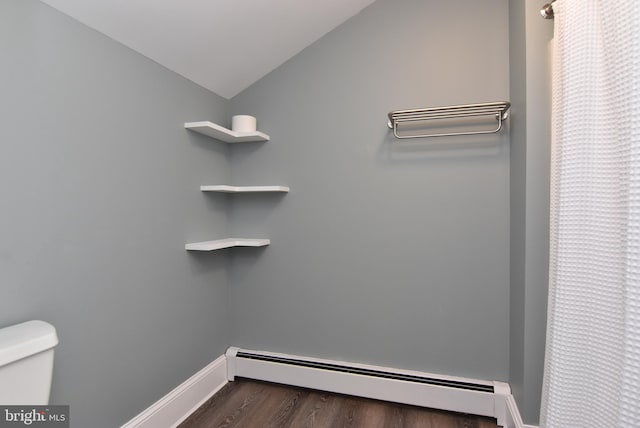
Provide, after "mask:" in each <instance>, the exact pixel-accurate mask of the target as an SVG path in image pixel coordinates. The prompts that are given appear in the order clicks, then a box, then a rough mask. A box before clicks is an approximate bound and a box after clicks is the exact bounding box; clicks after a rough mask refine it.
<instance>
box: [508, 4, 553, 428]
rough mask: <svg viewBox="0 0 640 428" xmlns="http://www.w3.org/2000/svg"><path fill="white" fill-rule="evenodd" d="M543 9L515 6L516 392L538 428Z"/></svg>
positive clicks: (549, 32)
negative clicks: (541, 11)
mask: <svg viewBox="0 0 640 428" xmlns="http://www.w3.org/2000/svg"><path fill="white" fill-rule="evenodd" d="M541 6H542V5H541V4H538V3H536V2H526V1H525V0H510V17H509V19H510V34H509V39H510V55H511V59H510V67H511V99H512V101H513V103H514V106H513V111H512V116H511V131H512V132H511V222H512V223H511V303H510V305H511V332H510V336H511V350H510V376H509V377H510V384H511V387H512V389H513V393H514V396H515V398H516V401H517V402H518V407H519V409H520V412H521V413H522V417H523V419H524V421H525V423H529V424H537V423H538V417H539V412H540V393H541V389H542V375H543V368H544V347H545V331H546V314H547V285H548V259H549V253H548V248H549V238H548V237H549V154H550V141H551V136H550V116H551V115H550V107H551V105H550V103H551V99H550V98H551V83H550V56H549V53H550V45H549V41H550V40H551V38H552V37H553V21H551V20H544V19H542V18H541V17H540V13H539V10H540V7H541Z"/></svg>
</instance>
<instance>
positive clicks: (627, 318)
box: [540, 0, 640, 428]
mask: <svg viewBox="0 0 640 428" xmlns="http://www.w3.org/2000/svg"><path fill="white" fill-rule="evenodd" d="M553 9H554V12H555V20H554V25H555V36H554V39H555V46H554V60H553V63H554V64H553V66H554V69H553V108H552V117H553V119H552V156H551V157H552V160H551V162H552V165H551V171H552V178H551V253H550V272H549V273H550V283H549V315H548V323H547V349H546V359H545V375H544V385H543V394H542V409H541V414H540V419H541V427H546V428H589V427H598V428H613V427H620V428H622V427H624V428H633V427H640V0H557V1H556V2H555V3H554V6H553Z"/></svg>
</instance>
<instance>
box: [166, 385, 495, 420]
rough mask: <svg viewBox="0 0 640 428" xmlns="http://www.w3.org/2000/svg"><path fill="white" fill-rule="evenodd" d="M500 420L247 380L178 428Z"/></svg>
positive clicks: (229, 388) (225, 390)
mask: <svg viewBox="0 0 640 428" xmlns="http://www.w3.org/2000/svg"><path fill="white" fill-rule="evenodd" d="M497 426H498V425H496V421H495V419H492V418H487V417H483V416H474V415H466V414H461V413H451V412H444V411H440V410H433V409H426V408H422V407H415V406H408V405H403V404H396V403H388V402H385V401H377V400H370V399H367V398H360V397H352V396H348V395H340V394H332V393H328V392H323V391H315V390H311V389H305V388H297V387H291V386H286V385H279V384H273V383H267V382H260V381H254V380H248V379H236V381H235V382H229V383H228V384H227V385H226V386H225V387H224V388H222V389H221V390H220V391H219V392H218V393H217V394H215V395H214V396H213V397H211V398H210V399H209V400H208V401H207V402H206V403H204V404H203V405H202V406H201V407H200V408H199V409H198V410H196V411H195V412H194V413H193V414H192V415H191V416H189V418H187V419H186V420H185V421H184V422H183V423H181V424H180V425H179V426H178V428H223V427H224V428H232V427H241V428H254V427H270V428H307V427H316V428H342V427H354V428H355V427H357V428H496V427H497Z"/></svg>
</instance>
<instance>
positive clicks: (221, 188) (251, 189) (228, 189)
mask: <svg viewBox="0 0 640 428" xmlns="http://www.w3.org/2000/svg"><path fill="white" fill-rule="evenodd" d="M200 190H201V191H203V192H221V193H268V192H273V193H288V192H289V187H288V186H227V185H224V184H221V185H216V186H200Z"/></svg>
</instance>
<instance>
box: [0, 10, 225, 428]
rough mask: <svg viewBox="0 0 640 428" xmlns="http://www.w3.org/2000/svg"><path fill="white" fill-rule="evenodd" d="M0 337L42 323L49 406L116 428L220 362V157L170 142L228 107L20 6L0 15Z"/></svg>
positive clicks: (194, 143)
mask: <svg viewBox="0 0 640 428" xmlns="http://www.w3.org/2000/svg"><path fill="white" fill-rule="evenodd" d="M0 52H2V55H0V94H2V95H1V100H2V101H1V102H0V195H2V214H0V236H1V237H2V239H1V240H0V272H1V275H2V279H1V284H2V298H1V299H0V325H1V326H6V325H10V324H14V323H18V322H22V321H26V320H29V319H43V320H46V321H49V322H51V323H52V324H54V325H55V326H56V328H57V329H58V334H59V337H60V345H59V346H58V348H57V349H56V361H55V370H54V379H53V391H52V397H51V401H52V403H55V404H70V405H71V421H72V424H71V425H72V427H77V428H81V427H92V428H100V427H114V426H119V425H120V424H122V423H124V422H125V421H126V420H128V419H129V418H131V417H133V416H134V415H136V414H137V413H139V412H140V411H142V410H143V409H144V408H145V407H147V406H148V405H150V404H151V403H152V402H154V401H156V400H157V399H159V398H160V397H162V396H163V395H164V394H166V393H167V392H168V391H170V390H171V389H172V388H174V387H175V386H176V385H178V384H179V383H181V382H182V381H184V380H185V379H187V378H188V377H189V376H191V375H192V374H193V373H195V372H196V371H197V370H199V369H201V368H202V367H204V366H205V365H206V364H207V363H209V362H211V361H212V360H213V359H214V358H216V357H217V356H219V355H221V354H222V353H223V352H224V350H225V347H226V345H227V344H228V340H227V330H228V324H227V315H228V314H227V273H226V266H227V260H226V258H227V256H228V254H226V253H222V254H218V255H214V256H211V255H207V256H202V257H198V256H193V255H190V254H188V253H187V252H185V251H184V243H185V242H186V241H187V240H194V239H195V240H202V239H210V238H213V237H215V236H218V235H219V234H222V233H224V230H225V229H226V226H227V225H226V216H227V212H226V204H224V203H223V201H218V200H215V199H211V198H207V197H205V196H203V195H202V194H201V193H200V192H199V190H198V186H199V185H200V184H201V183H203V182H218V181H222V180H226V179H227V178H228V175H229V169H228V163H227V159H226V152H225V151H226V148H225V147H224V145H221V144H218V143H213V144H212V143H211V142H210V141H206V140H207V139H206V138H204V137H203V138H199V137H198V136H196V135H194V134H190V133H188V132H186V131H185V130H184V129H183V127H182V126H183V122H185V121H189V120H202V119H205V118H209V119H213V120H220V121H224V120H225V119H226V113H227V112H226V107H227V103H226V101H225V100H223V99H222V98H219V97H217V96H215V95H213V94H211V93H210V92H208V91H206V90H204V89H202V88H200V87H198V86H196V85H195V84H193V83H190V82H188V81H187V80H185V79H183V78H181V77H179V76H177V75H176V74H174V73H172V72H169V71H168V70H166V69H164V68H162V67H160V66H159V65H157V64H156V63H154V62H152V61H150V60H148V59H146V58H144V57H142V56H140V55H139V54H137V53H134V52H133V51H130V50H129V49H127V48H125V47H123V46H121V45H119V44H117V43H115V42H114V41H113V40H110V39H108V38H106V37H104V36H103V35H101V34H98V33H96V32H94V31H92V30H89V29H88V28H86V27H84V26H82V25H80V24H79V23H77V22H76V21H74V20H72V19H70V18H68V17H66V16H64V15H62V14H60V13H58V12H56V11H54V10H53V9H50V8H49V7H48V6H45V5H43V4H41V3H40V2H37V1H35V0H3V1H1V2H0Z"/></svg>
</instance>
